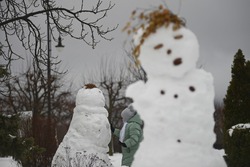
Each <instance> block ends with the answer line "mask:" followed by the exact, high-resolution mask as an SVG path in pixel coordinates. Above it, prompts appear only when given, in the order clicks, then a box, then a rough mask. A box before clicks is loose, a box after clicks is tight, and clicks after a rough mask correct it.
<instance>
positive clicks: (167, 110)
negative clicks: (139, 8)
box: [126, 23, 226, 167]
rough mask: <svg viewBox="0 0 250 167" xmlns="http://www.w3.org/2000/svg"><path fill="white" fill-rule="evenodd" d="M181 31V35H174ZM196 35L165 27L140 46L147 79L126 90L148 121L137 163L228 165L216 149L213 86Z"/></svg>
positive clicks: (146, 166) (197, 166)
mask: <svg viewBox="0 0 250 167" xmlns="http://www.w3.org/2000/svg"><path fill="white" fill-rule="evenodd" d="M176 36H178V38H175V37H176ZM198 56H199V45H198V40H197V38H196V36H195V34H193V32H191V31H190V30H188V29H187V28H185V27H181V28H180V29H178V30H173V24H172V23H170V25H169V26H168V28H166V27H161V28H158V29H157V30H156V32H155V33H153V34H151V35H150V36H149V37H148V38H147V39H145V40H144V43H143V44H142V45H141V48H140V54H139V58H138V59H139V61H140V63H141V65H142V67H143V68H144V70H145V71H146V73H147V77H148V80H147V82H146V83H145V82H143V81H138V82H136V83H134V84H132V85H130V86H129V87H128V88H127V90H126V96H127V97H130V98H132V99H133V100H134V104H133V105H134V107H135V108H136V109H137V111H138V113H139V114H140V115H141V118H142V119H143V120H144V122H145V127H144V140H143V141H142V143H141V145H140V148H139V150H138V151H137V153H136V155H135V160H134V162H133V164H132V166H133V167H142V166H143V167H153V166H157V167H166V166H173V167H184V166H190V167H201V166H202V167H226V164H225V162H224V159H223V157H222V156H221V153H219V152H218V151H217V150H215V149H213V148H212V146H213V143H214V142H215V134H214V132H213V127H214V120H213V112H214V87H213V77H212V75H211V74H210V73H208V72H206V71H204V70H202V69H197V68H196V62H197V60H198Z"/></svg>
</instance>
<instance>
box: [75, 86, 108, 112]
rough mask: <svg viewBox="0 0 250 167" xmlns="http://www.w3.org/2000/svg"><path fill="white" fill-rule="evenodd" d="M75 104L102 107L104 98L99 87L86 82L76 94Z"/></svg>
mask: <svg viewBox="0 0 250 167" xmlns="http://www.w3.org/2000/svg"><path fill="white" fill-rule="evenodd" d="M76 105H86V106H90V107H104V106H105V98H104V96H103V93H102V91H101V90H100V89H98V88H97V87H96V86H95V85H94V84H86V85H85V86H84V87H83V88H81V89H80V90H79V91H78V93H77V95H76Z"/></svg>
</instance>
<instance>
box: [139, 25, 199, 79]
mask: <svg viewBox="0 0 250 167" xmlns="http://www.w3.org/2000/svg"><path fill="white" fill-rule="evenodd" d="M173 26H174V24H172V23H171V24H170V25H169V26H168V27H167V28H166V27H164V26H162V27H160V28H158V29H157V30H156V32H155V33H153V34H151V35H150V36H149V37H148V38H147V39H146V40H145V41H144V42H143V44H142V45H141V47H140V54H139V57H138V60H139V61H140V63H141V65H142V67H143V68H144V70H145V71H146V73H147V74H148V76H149V77H150V76H163V75H168V76H171V77H182V76H183V75H184V74H185V73H187V72H188V71H190V70H192V69H194V68H195V67H196V63H197V60H198V57H199V44H198V40H197V38H196V36H195V35H194V33H192V32H191V31H190V30H188V29H187V28H185V27H181V28H179V29H177V30H173Z"/></svg>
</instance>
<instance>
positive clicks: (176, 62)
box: [173, 57, 182, 66]
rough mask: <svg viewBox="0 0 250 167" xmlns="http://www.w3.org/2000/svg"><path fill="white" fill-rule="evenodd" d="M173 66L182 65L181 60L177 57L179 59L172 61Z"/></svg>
mask: <svg viewBox="0 0 250 167" xmlns="http://www.w3.org/2000/svg"><path fill="white" fill-rule="evenodd" d="M173 64H174V65H175V66H178V65H180V64H182V58H180V57H179V58H176V59H174V61H173Z"/></svg>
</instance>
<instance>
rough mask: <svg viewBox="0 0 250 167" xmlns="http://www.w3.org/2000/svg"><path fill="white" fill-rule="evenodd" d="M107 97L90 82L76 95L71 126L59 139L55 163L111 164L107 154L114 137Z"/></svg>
mask: <svg viewBox="0 0 250 167" xmlns="http://www.w3.org/2000/svg"><path fill="white" fill-rule="evenodd" d="M104 106H105V99H104V96H103V93H102V91H101V90H100V89H98V88H96V86H95V85H94V84H87V85H85V86H84V88H82V89H80V90H79V91H78V93H77V96H76V107H75V108H74V114H73V118H72V120H71V123H70V126H69V130H68V132H67V134H66V135H65V136H64V138H63V141H62V142H61V143H60V145H59V147H58V149H57V151H56V153H55V155H54V157H53V161H52V167H64V166H67V167H69V166H71V167H78V166H81V167H88V166H92V167H112V164H111V163H110V160H109V158H108V155H107V152H108V150H109V148H108V144H109V142H110V140H111V130H110V124H109V121H108V119H107V117H108V112H107V110H106V109H105V108H104Z"/></svg>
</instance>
